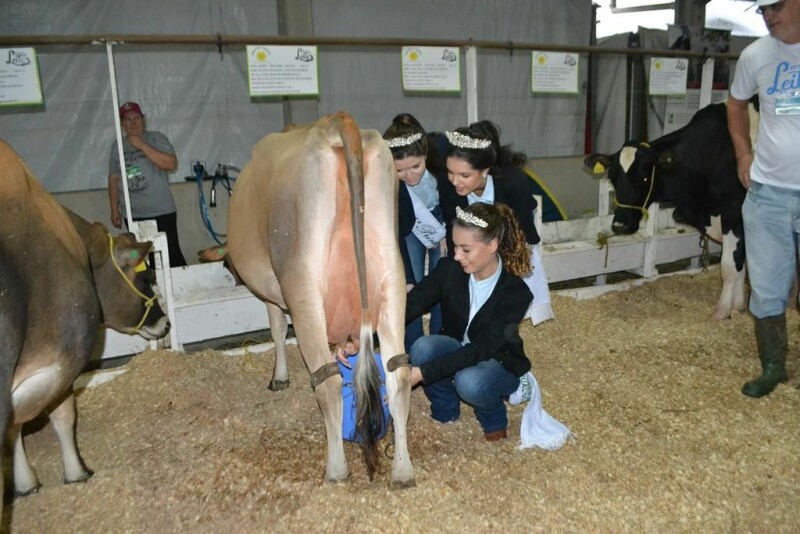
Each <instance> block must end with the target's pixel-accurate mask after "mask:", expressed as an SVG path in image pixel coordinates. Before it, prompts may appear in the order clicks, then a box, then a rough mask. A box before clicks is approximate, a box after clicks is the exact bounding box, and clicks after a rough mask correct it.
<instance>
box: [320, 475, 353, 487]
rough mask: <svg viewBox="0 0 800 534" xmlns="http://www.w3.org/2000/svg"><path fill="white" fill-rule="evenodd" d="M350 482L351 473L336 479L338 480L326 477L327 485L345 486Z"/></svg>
mask: <svg viewBox="0 0 800 534" xmlns="http://www.w3.org/2000/svg"><path fill="white" fill-rule="evenodd" d="M348 480H350V473H347V474H346V475H344V476H343V477H336V478H331V477H325V483H326V484H344V483H345V482H347V481H348Z"/></svg>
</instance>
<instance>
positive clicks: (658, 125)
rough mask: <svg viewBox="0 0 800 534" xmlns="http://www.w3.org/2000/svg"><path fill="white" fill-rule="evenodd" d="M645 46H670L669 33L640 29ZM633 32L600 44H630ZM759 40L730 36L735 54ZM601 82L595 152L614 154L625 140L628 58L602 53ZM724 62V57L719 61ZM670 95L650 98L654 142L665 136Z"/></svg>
mask: <svg viewBox="0 0 800 534" xmlns="http://www.w3.org/2000/svg"><path fill="white" fill-rule="evenodd" d="M638 33H639V34H640V37H641V45H642V48H646V49H656V50H657V49H667V48H668V41H667V32H666V31H664V30H653V29H648V28H641V27H640V28H639V32H638ZM628 36H629V34H627V33H624V34H619V35H612V36H610V37H607V38H605V39H601V40H600V42H599V43H598V44H599V46H606V47H611V48H624V47H626V46H627V42H628ZM754 40H755V38H753V37H741V36H732V37H731V38H730V50H729V52H730V53H731V54H740V53H741V52H742V50H744V49H745V47H746V46H747V45H748V44H750V43H752V42H753V41H754ZM598 56H599V57H598V60H597V71H598V75H597V85H596V88H595V91H594V93H595V94H594V103H593V105H594V106H595V112H594V135H595V139H594V148H593V151H594V152H599V153H612V152H616V151H617V150H619V149H620V147H621V146H622V144H623V143H624V142H625V141H626V139H625V108H626V98H627V94H626V85H627V58H626V57H625V56H624V55H621V54H603V55H600V54H598ZM643 61H644V67H645V72H646V73H649V70H650V56H644V58H643ZM717 61H724V60H717ZM735 66H736V62H735V61H731V64H730V68H729V72H730V76H731V81H733V80H732V77H733V73H734V71H735ZM666 103H667V98H666V97H663V96H650V97H649V101H648V115H647V130H648V138H647V139H641V141H651V140H653V139H656V138H658V137H661V135H663V131H664V112H665V109H666Z"/></svg>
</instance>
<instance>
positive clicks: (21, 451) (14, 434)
mask: <svg viewBox="0 0 800 534" xmlns="http://www.w3.org/2000/svg"><path fill="white" fill-rule="evenodd" d="M8 440H9V442H11V443H13V447H14V461H13V465H14V495H15V496H17V497H25V496H26V495H31V494H33V493H36V492H37V491H39V488H41V487H42V485H41V484H40V483H39V477H37V476H36V471H34V470H33V467H31V464H30V462H29V461H28V455H27V454H26V453H25V444H24V443H23V441H22V425H21V424H13V425H10V426H9V428H8Z"/></svg>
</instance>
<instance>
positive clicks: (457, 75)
mask: <svg viewBox="0 0 800 534" xmlns="http://www.w3.org/2000/svg"><path fill="white" fill-rule="evenodd" d="M402 68H403V91H405V92H407V93H413V92H424V93H460V92H461V61H460V60H459V49H458V48H457V47H456V48H448V47H441V46H404V47H403V62H402Z"/></svg>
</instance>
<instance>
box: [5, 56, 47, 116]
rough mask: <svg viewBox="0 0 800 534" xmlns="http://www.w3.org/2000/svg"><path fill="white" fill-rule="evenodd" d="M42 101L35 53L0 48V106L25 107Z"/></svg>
mask: <svg viewBox="0 0 800 534" xmlns="http://www.w3.org/2000/svg"><path fill="white" fill-rule="evenodd" d="M43 101H44V99H43V98H42V84H41V82H40V81H39V66H38V63H37V61H36V51H35V50H34V49H33V48H0V106H26V105H31V104H42V103H43Z"/></svg>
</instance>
